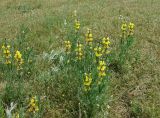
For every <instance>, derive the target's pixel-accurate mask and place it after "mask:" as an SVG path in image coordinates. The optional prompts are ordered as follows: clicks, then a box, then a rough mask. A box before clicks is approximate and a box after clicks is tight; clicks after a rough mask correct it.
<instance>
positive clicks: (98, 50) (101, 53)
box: [94, 47, 104, 57]
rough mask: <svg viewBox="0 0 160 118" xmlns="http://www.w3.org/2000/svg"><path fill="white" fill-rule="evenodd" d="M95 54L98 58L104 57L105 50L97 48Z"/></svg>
mask: <svg viewBox="0 0 160 118" xmlns="http://www.w3.org/2000/svg"><path fill="white" fill-rule="evenodd" d="M94 52H95V55H96V57H101V56H102V55H103V52H104V50H103V49H102V47H96V48H94Z"/></svg>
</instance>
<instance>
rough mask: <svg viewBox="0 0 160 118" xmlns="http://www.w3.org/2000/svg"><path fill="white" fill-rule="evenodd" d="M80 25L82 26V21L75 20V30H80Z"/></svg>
mask: <svg viewBox="0 0 160 118" xmlns="http://www.w3.org/2000/svg"><path fill="white" fill-rule="evenodd" d="M80 26H81V24H80V21H79V20H78V19H76V20H75V30H76V32H77V31H79V29H80Z"/></svg>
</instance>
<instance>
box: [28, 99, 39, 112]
mask: <svg viewBox="0 0 160 118" xmlns="http://www.w3.org/2000/svg"><path fill="white" fill-rule="evenodd" d="M37 101H38V100H37V98H36V97H32V98H31V99H30V102H29V107H28V111H29V112H33V113H35V112H37V111H39V108H38V105H37Z"/></svg>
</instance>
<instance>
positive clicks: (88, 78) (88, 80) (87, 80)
mask: <svg viewBox="0 0 160 118" xmlns="http://www.w3.org/2000/svg"><path fill="white" fill-rule="evenodd" d="M91 83H92V75H91V73H89V74H87V73H85V79H84V82H83V84H84V90H85V91H89V90H90V86H91Z"/></svg>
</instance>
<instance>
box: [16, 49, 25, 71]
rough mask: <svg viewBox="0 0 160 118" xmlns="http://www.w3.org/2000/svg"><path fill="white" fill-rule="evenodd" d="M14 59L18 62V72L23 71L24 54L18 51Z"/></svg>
mask: <svg viewBox="0 0 160 118" xmlns="http://www.w3.org/2000/svg"><path fill="white" fill-rule="evenodd" d="M14 58H15V60H16V65H17V70H21V69H22V64H23V59H22V54H21V53H20V51H18V50H17V51H16V53H15V55H14Z"/></svg>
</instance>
